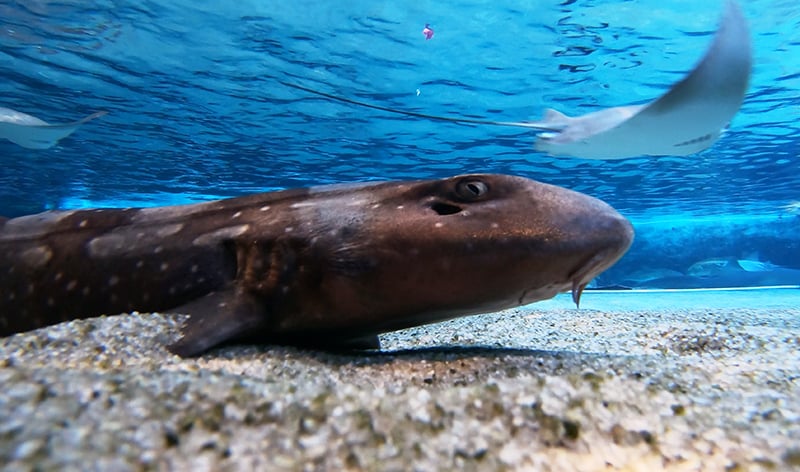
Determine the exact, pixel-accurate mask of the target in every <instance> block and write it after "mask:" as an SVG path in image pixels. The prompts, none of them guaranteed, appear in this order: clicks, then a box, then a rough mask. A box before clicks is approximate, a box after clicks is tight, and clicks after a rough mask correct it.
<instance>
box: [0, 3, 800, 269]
mask: <svg viewBox="0 0 800 472" xmlns="http://www.w3.org/2000/svg"><path fill="white" fill-rule="evenodd" d="M742 1H743V2H744V3H743V5H742V7H743V9H744V12H745V15H746V16H747V18H748V21H749V23H750V28H751V31H752V35H753V41H754V56H755V58H754V72H753V78H752V83H751V87H750V90H749V92H748V95H747V98H746V101H745V104H744V106H743V108H742V110H741V112H740V113H739V114H738V115H737V116H736V118H735V119H734V121H733V122H732V124H731V127H730V129H729V130H728V131H727V132H726V133H725V135H724V136H723V137H722V139H721V140H720V141H719V142H717V143H716V144H715V145H714V146H713V147H712V148H711V149H709V150H707V151H705V152H703V153H700V154H699V155H695V156H689V157H659V158H652V157H650V158H634V159H626V160H621V161H590V160H583V159H574V158H565V157H550V156H547V155H545V154H541V153H537V152H535V151H534V150H533V143H534V133H531V132H530V131H526V130H524V129H513V128H508V129H504V128H496V127H480V126H465V125H457V124H449V123H442V122H431V121H425V120H419V119H411V118H407V117H401V116H393V115H389V114H386V113H382V112H378V111H375V110H369V109H363V108H358V107H353V106H350V105H347V104H343V103H337V102H332V101H326V100H324V99H321V98H319V97H313V96H310V95H308V94H306V93H303V92H300V91H297V90H293V89H289V88H287V87H285V86H283V85H281V84H280V83H279V80H291V81H294V82H297V83H302V84H304V85H307V86H312V87H315V88H318V89H320V90H324V91H326V92H333V93H337V94H340V95H343V96H346V97H350V98H355V99H358V100H363V101H369V102H372V103H376V104H379V105H382V106H390V107H395V108H401V109H405V110H411V111H417V112H423V113H429V114H436V115H450V116H460V117H472V118H486V119H493V120H508V121H523V120H530V119H537V118H539V117H540V116H541V113H542V112H543V111H544V109H545V108H547V107H553V108H557V109H559V110H561V111H563V112H566V113H568V114H571V115H575V114H583V113H586V112H589V111H593V110H597V109H601V108H604V107H609V106H617V105H625V104H631V103H644V102H647V101H649V100H652V99H653V98H655V97H657V96H658V95H660V94H661V93H663V92H664V91H665V90H666V89H667V88H668V87H669V86H670V85H671V84H672V83H673V82H675V81H677V80H679V79H680V78H681V77H682V76H683V75H684V74H685V73H686V72H687V71H688V70H690V69H691V68H692V66H693V65H694V64H695V63H696V62H697V61H698V60H699V58H700V57H701V56H702V54H703V52H704V51H705V48H706V47H707V46H708V44H709V42H710V40H711V37H712V34H713V32H714V30H715V29H716V26H717V23H718V17H719V12H720V10H721V2H718V1H709V2H697V1H694V0H669V1H666V0H638V1H624V2H621V1H618V0H585V1H581V0H577V1H570V0H566V1H563V2H561V4H558V3H556V2H530V1H513V0H491V1H489V0H484V1H477V0H475V1H448V2H442V1H417V2H384V1H367V0H351V1H348V2H320V1H316V0H315V1H308V0H296V1H293V2H277V1H257V0H239V1H236V2H222V1H210V2H196V1H189V0H172V1H127V0H118V1H117V0H113V1H112V0H106V1H99V0H95V1H91V0H80V1H77V0H76V1H69V0H61V1H47V0H26V1H20V2H14V1H11V2H9V1H4V2H2V3H0V77H1V78H2V80H0V97H2V98H1V99H0V106H5V107H8V108H13V109H16V110H19V111H22V112H26V113H30V114H32V115H35V116H37V117H39V118H42V119H44V120H46V121H50V122H64V121H71V120H74V119H78V118H80V117H82V116H85V115H88V114H89V113H92V112H95V111H98V110H107V111H108V112H109V114H108V115H107V116H105V117H103V118H100V119H97V120H95V121H92V122H90V123H88V124H86V125H84V127H82V128H81V129H80V130H78V131H77V132H76V133H75V134H74V135H72V136H70V137H69V138H66V139H64V140H63V141H61V143H60V144H59V145H58V146H57V147H55V148H52V149H49V150H40V151H36V150H28V149H24V148H21V147H18V146H16V145H14V144H12V143H10V142H7V141H2V142H0V153H1V154H0V159H2V166H0V214H4V215H6V216H14V215H20V214H25V213H32V212H38V211H41V210H44V209H50V208H76V207H92V206H131V205H147V206H153V205H166V204H175V203H183V202H196V201H202V200H207V199H211V198H218V197H228V196H236V195H242V194H246V193H252V192H260V191H266V190H273V189H279V188H285V187H295V186H305V185H314V184H320V183H331V182H343V181H353V180H373V179H378V180H385V179H405V178H432V177H441V176H448V175H452V174H458V173H466V172H501V173H511V174H519V175H524V176H527V177H531V178H535V179H538V180H543V181H547V182H549V183H553V184H557V185H562V186H565V187H569V188H573V189H576V190H579V191H582V192H585V193H588V194H591V195H593V196H597V197H599V198H601V199H603V200H605V201H607V202H608V203H610V204H611V205H612V206H614V207H615V208H617V209H618V210H619V211H620V212H622V213H623V214H625V215H626V216H628V217H629V218H630V219H632V220H633V221H634V224H635V225H636V226H637V231H638V230H639V228H644V233H642V232H639V234H640V237H639V239H637V242H636V244H635V245H634V247H633V248H632V250H631V253H630V254H629V256H627V257H626V259H625V260H623V263H621V264H622V265H620V266H618V267H617V268H616V269H617V270H618V271H626V272H630V271H632V270H634V269H635V268H641V267H651V268H654V267H669V268H673V269H675V270H678V271H685V270H686V268H687V267H688V266H689V265H690V264H691V263H692V262H694V261H698V260H702V259H704V258H713V257H734V258H746V259H757V260H760V261H769V262H771V263H773V264H777V265H780V266H782V267H789V268H800V247H798V241H800V213H798V211H800V210H799V209H798V208H795V207H793V206H792V204H793V202H796V201H798V200H800V172H798V170H800V5H798V4H797V2H796V0H742ZM426 23H430V24H431V27H432V28H433V29H434V30H435V35H434V37H433V38H432V39H431V40H429V41H428V40H425V37H424V36H423V35H422V34H421V30H422V28H423V27H424V26H425V24H426ZM798 207H800V205H799V206H798ZM699 220H702V221H710V222H711V223H708V225H710V226H708V225H706V226H703V224H698V223H697V222H698V221H699ZM765 221H766V222H767V223H766V224H765V223H764V222H765ZM664 222H666V223H664ZM709 227H711V228H715V230H719V228H723V230H720V231H722V232H721V233H720V235H719V236H718V237H716V236H715V238H716V239H712V240H709V239H708V234H709V229H708V228H709ZM648 228H650V229H651V230H650V236H646V235H647V234H648ZM652 228H655V230H653V229H652ZM724 228H727V229H728V230H727V231H725V230H724ZM667 232H669V233H670V234H672V235H673V236H674V235H675V234H676V233H680V234H683V235H684V237H683V238H682V239H681V238H678V239H676V240H675V241H672V243H673V244H674V245H676V246H673V249H670V250H665V251H664V253H663V254H655V255H654V254H653V252H652V247H663V244H661V245H660V241H659V240H658V238H659V237H660V236H659V235H661V234H665V233H667ZM642 234H645V236H641V235H642ZM700 236H705V239H703V238H702V237H700ZM642 237H644V238H645V239H642ZM648 238H649V239H648ZM654 238H655V239H654ZM719 238H722V239H719ZM648 241H649V243H650V245H649V246H647V245H646V244H648ZM654 241H655V242H654ZM642 244H645V246H642ZM691 244H696V247H694V246H693V247H691V248H689V249H690V250H687V251H678V252H677V253H676V251H675V250H674V247H683V248H686V247H688V246H689V245H691ZM653 257H656V259H658V260H657V261H656V262H654V261H653V260H652V259H653ZM659 258H660V259H659ZM625 264H627V266H626V265H625ZM610 274H612V275H613V274H614V272H613V271H612V272H610ZM615 277H616V278H615V280H618V279H623V278H624V274H622V273H621V272H617V274H616V276H615ZM798 283H800V280H799V281H798Z"/></svg>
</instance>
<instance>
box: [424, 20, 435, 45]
mask: <svg viewBox="0 0 800 472" xmlns="http://www.w3.org/2000/svg"><path fill="white" fill-rule="evenodd" d="M422 35H423V36H425V40H426V41H427V40H429V39H431V38H432V37H433V29H432V28H431V25H430V24H429V23H425V28H423V29H422Z"/></svg>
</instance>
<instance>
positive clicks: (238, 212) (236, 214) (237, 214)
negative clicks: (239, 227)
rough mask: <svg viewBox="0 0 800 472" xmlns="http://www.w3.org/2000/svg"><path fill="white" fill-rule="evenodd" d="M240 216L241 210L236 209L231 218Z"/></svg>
mask: <svg viewBox="0 0 800 472" xmlns="http://www.w3.org/2000/svg"><path fill="white" fill-rule="evenodd" d="M240 216H242V212H241V211H237V212H236V213H234V214H233V216H231V219H236V218H239V217H240Z"/></svg>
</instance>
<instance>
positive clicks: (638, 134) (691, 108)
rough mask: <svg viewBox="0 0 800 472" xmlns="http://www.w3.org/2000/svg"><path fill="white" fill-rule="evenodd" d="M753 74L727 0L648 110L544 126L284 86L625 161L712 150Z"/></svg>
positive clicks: (556, 115) (559, 150)
mask: <svg viewBox="0 0 800 472" xmlns="http://www.w3.org/2000/svg"><path fill="white" fill-rule="evenodd" d="M751 70H752V47H751V44H750V35H749V32H748V27H747V21H746V20H745V18H744V16H743V14H742V12H741V9H740V8H739V6H738V5H737V4H736V2H734V1H733V0H727V1H726V5H725V10H724V12H723V14H722V19H721V21H720V26H719V28H718V30H717V32H716V34H715V36H714V40H713V41H712V43H711V46H710V47H709V48H708V50H707V51H706V53H705V55H704V56H703V58H702V59H701V60H700V62H699V63H698V64H697V65H696V66H695V67H694V69H692V70H691V72H689V73H688V74H687V75H686V77H684V78H683V79H682V80H681V81H679V82H677V83H676V84H675V85H673V86H672V87H671V88H670V89H669V91H667V92H666V93H665V94H664V95H662V96H661V97H659V98H658V99H656V100H654V101H652V102H650V103H648V104H643V105H628V106H620V107H613V108H607V109H604V110H599V111H595V112H591V113H588V114H586V115H582V116H577V117H569V116H567V115H565V114H563V113H561V112H558V111H556V110H552V109H548V110H547V111H546V112H545V115H544V117H543V119H542V120H541V121H531V122H527V121H493V120H480V119H470V118H456V117H448V116H437V115H429V114H425V113H419V112H413V111H406V110H399V109H396V108H390V107H384V106H380V105H375V104H372V103H367V102H362V101H358V100H353V99H350V98H345V97H341V96H338V95H335V94H331V93H325V92H321V91H318V90H314V89H312V88H309V87H305V86H302V85H298V84H295V83H290V82H286V81H281V83H282V84H284V85H286V86H288V87H292V88H295V89H299V90H303V91H305V92H309V93H312V94H315V95H319V96H322V97H325V98H329V99H332V100H336V101H340V102H345V103H350V104H353V105H357V106H361V107H366V108H372V109H375V110H381V111H386V112H390V113H396V114H401V115H406V116H412V117H417V118H425V119H430V120H439V121H449V122H455V123H465V124H474V125H493V126H514V127H521V128H530V129H535V130H538V131H542V132H541V133H539V134H538V135H537V138H538V139H537V142H536V144H535V149H536V150H538V151H542V152H546V153H549V154H552V155H558V156H573V157H581V158H587V159H624V158H628V157H638V156H665V155H666V156H686V155H690V154H694V153H697V152H700V151H703V150H705V149H707V148H709V147H710V146H711V145H712V144H714V143H715V142H716V141H717V140H718V139H719V137H720V136H721V134H722V132H723V131H724V129H725V128H726V127H727V126H728V124H729V123H730V120H731V119H732V118H733V116H734V115H735V114H736V112H737V111H738V110H739V108H740V107H741V105H742V102H743V101H744V96H745V93H746V92H747V86H748V82H749V80H750V73H751Z"/></svg>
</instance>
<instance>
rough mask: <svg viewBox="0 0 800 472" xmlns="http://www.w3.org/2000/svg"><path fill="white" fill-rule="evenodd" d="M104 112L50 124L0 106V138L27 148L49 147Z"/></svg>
mask: <svg viewBox="0 0 800 472" xmlns="http://www.w3.org/2000/svg"><path fill="white" fill-rule="evenodd" d="M106 113H107V112H105V111H98V112H97V113H92V114H91V115H89V116H87V117H85V118H82V119H80V120H78V121H73V122H71V123H58V124H50V123H47V122H46V121H42V120H40V119H39V118H36V117H35V116H32V115H28V114H27V113H22V112H19V111H16V110H12V109H10V108H3V107H0V138H5V139H7V140H9V141H11V142H12V143H14V144H17V145H19V146H22V147H24V148H28V149H49V148H51V147H53V146H55V145H56V144H58V141H59V140H61V139H64V138H66V137H67V136H69V135H71V134H72V133H74V132H75V131H76V130H77V129H78V128H79V127H80V126H81V125H82V124H84V123H86V122H87V121H91V120H93V119H95V118H98V117H101V116H103V115H105V114H106Z"/></svg>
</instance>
